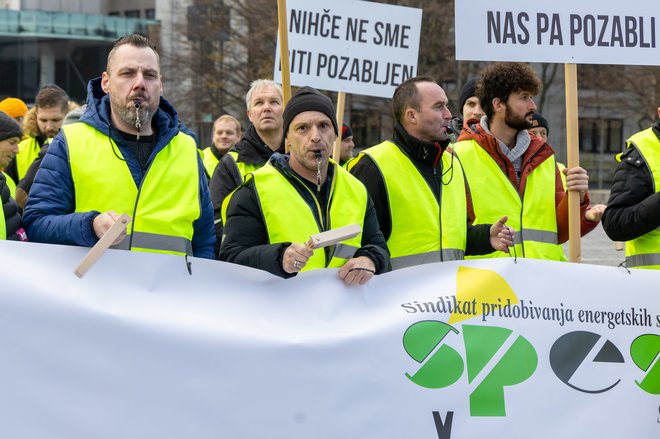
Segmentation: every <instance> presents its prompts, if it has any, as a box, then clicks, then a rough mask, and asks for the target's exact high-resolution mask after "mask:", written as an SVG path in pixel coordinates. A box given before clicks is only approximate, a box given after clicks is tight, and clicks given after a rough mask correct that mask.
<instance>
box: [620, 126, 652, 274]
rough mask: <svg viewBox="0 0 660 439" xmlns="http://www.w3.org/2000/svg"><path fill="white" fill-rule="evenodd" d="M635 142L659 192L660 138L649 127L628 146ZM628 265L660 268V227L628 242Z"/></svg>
mask: <svg viewBox="0 0 660 439" xmlns="http://www.w3.org/2000/svg"><path fill="white" fill-rule="evenodd" d="M633 144H634V145H635V147H636V148H637V150H638V151H639V153H640V154H641V155H642V157H644V161H645V162H646V166H647V168H648V170H649V173H650V174H651V179H652V181H653V188H652V189H653V191H654V192H656V193H657V192H658V191H659V190H660V139H658V136H656V135H655V132H654V131H653V129H652V128H649V129H646V130H644V131H641V132H639V133H637V134H635V135H633V136H632V137H631V138H630V139H628V142H627V145H628V147H630V146H631V145H633ZM626 266H627V267H631V268H653V269H660V229H655V230H651V231H650V232H649V233H646V234H644V235H642V236H640V237H638V238H635V239H633V240H631V241H628V242H626Z"/></svg>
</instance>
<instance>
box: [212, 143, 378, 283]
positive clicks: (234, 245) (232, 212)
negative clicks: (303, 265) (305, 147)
mask: <svg viewBox="0 0 660 439" xmlns="http://www.w3.org/2000/svg"><path fill="white" fill-rule="evenodd" d="M270 162H271V164H272V165H273V166H274V167H275V169H277V170H278V171H279V172H280V173H282V175H284V177H286V179H287V180H288V181H289V183H290V184H291V185H292V186H294V187H295V188H296V189H297V190H298V193H300V194H301V196H302V197H303V199H305V198H306V197H311V195H309V191H307V190H306V189H305V188H304V187H301V186H300V182H299V180H303V181H304V179H303V178H302V177H298V178H295V177H294V175H295V173H294V172H293V170H291V168H290V167H289V157H288V156H285V155H282V154H275V155H273V157H272V158H271V159H270ZM334 173H335V167H334V166H331V167H330V169H329V170H328V179H327V181H326V183H325V184H324V185H323V186H322V188H321V194H320V195H319V196H318V197H317V200H318V202H319V204H320V205H321V206H322V207H323V209H321V210H322V211H323V212H327V211H329V209H326V208H325V206H327V204H328V202H330V203H332V199H330V200H328V197H329V192H330V188H331V186H332V183H331V182H332V178H333V177H334ZM309 186H310V189H312V192H314V193H316V186H315V185H314V184H313V183H309ZM305 201H306V202H307V203H308V204H310V205H312V204H313V203H314V201H313V200H307V199H305ZM367 203H368V204H367V210H366V213H365V218H364V224H363V230H362V247H361V248H360V249H359V250H358V251H357V252H356V253H355V255H354V257H358V256H366V257H368V258H369V259H371V260H372V261H373V262H374V265H375V266H376V273H383V272H385V271H389V269H390V264H389V252H388V250H387V243H386V241H385V238H384V237H383V234H382V233H381V232H380V229H379V228H378V220H377V219H376V212H375V210H374V207H373V202H372V201H371V199H370V198H368V201H367ZM313 211H316V208H315V207H314V208H313ZM319 220H320V222H321V224H326V223H327V221H326V219H319ZM224 232H225V236H224V239H223V240H222V245H221V247H220V260H222V261H227V262H234V263H236V264H241V265H246V266H249V267H253V268H259V269H261V270H266V271H268V272H270V273H273V274H275V275H277V276H280V277H284V278H288V277H292V276H294V275H295V273H294V274H289V273H287V272H285V271H284V268H283V267H282V258H283V256H284V251H285V250H286V248H287V247H288V246H289V245H291V243H290V242H283V243H275V244H271V243H270V242H269V241H268V230H267V229H266V224H265V220H264V218H263V214H262V212H261V208H260V205H259V199H258V195H257V193H256V190H255V188H254V180H252V179H250V180H248V181H246V182H245V183H244V184H243V186H241V187H240V188H239V189H238V190H237V191H236V192H235V193H234V194H233V195H232V197H231V199H230V201H229V205H228V206H227V224H225V230H224ZM324 250H325V251H326V259H328V258H329V252H330V250H331V248H330V247H326V248H325V249H324ZM317 251H318V250H317Z"/></svg>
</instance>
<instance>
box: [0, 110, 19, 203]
mask: <svg viewBox="0 0 660 439" xmlns="http://www.w3.org/2000/svg"><path fill="white" fill-rule="evenodd" d="M22 137H23V129H22V128H21V126H20V125H19V124H18V122H16V120H15V119H14V118H12V117H11V116H10V115H8V114H7V113H5V112H3V111H0V170H3V169H4V168H5V167H6V166H7V165H9V163H11V161H12V160H14V157H16V154H18V143H19V142H20V141H21V138H22ZM1 173H2V174H3V175H4V179H5V184H6V185H7V187H8V188H9V192H10V195H11V196H12V197H15V196H16V184H15V183H14V180H13V179H12V178H11V177H10V176H9V175H8V174H7V173H6V172H5V171H4V170H3V171H2V172H1Z"/></svg>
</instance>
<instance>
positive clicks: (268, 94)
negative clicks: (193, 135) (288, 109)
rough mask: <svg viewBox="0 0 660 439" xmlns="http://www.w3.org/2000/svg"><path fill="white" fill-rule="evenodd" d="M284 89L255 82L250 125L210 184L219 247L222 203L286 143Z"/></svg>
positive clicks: (248, 103)
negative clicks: (246, 177) (284, 131)
mask: <svg viewBox="0 0 660 439" xmlns="http://www.w3.org/2000/svg"><path fill="white" fill-rule="evenodd" d="M282 102H283V99H282V87H281V86H280V85H279V84H278V83H276V82H274V81H272V80H270V79H257V80H255V81H252V84H250V89H249V90H248V92H247V94H246V95H245V105H246V106H247V116H248V119H250V125H249V126H248V128H247V129H246V130H245V134H243V137H242V138H241V140H240V141H239V142H238V143H237V144H236V146H235V147H234V148H232V149H231V150H230V151H229V152H228V153H227V154H225V156H224V157H223V158H222V159H221V160H220V163H218V166H217V167H216V169H215V172H214V173H213V175H212V176H211V182H210V183H209V186H210V189H211V201H212V202H213V211H214V219H215V231H216V239H217V241H218V244H220V241H221V239H222V218H221V208H222V202H223V201H224V199H225V197H226V196H227V195H229V193H230V192H231V191H233V190H234V189H236V188H237V187H238V186H240V185H241V183H243V179H244V177H245V175H246V174H248V173H249V172H252V171H256V170H257V169H259V168H261V167H262V166H263V165H265V164H266V162H268V159H269V158H270V156H271V155H273V153H274V152H275V151H279V152H284V147H283V144H282V138H283V134H282V111H283V110H284V105H283V104H282Z"/></svg>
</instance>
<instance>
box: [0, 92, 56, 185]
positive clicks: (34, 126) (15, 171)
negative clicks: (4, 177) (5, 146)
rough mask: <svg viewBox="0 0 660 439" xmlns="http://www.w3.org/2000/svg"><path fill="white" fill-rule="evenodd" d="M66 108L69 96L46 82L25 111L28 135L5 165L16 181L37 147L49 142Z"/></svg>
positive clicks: (24, 126) (34, 158) (39, 149)
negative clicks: (11, 160)
mask: <svg viewBox="0 0 660 439" xmlns="http://www.w3.org/2000/svg"><path fill="white" fill-rule="evenodd" d="M68 112H69V97H68V96H67V94H66V93H65V92H64V90H62V89H61V88H60V87H58V86H57V85H54V84H52V85H46V86H44V87H43V88H42V89H41V90H39V93H37V97H36V99H35V105H34V107H33V108H32V109H31V110H30V111H29V112H28V113H27V115H26V117H25V121H24V123H23V128H24V132H25V134H27V136H28V138H27V139H25V140H23V141H22V142H21V143H20V144H19V145H18V154H17V155H16V158H15V159H14V161H13V162H12V163H11V164H10V165H9V167H8V169H7V173H8V174H9V175H10V176H11V177H12V179H13V180H14V182H16V183H18V182H20V181H21V179H22V178H23V177H24V176H25V173H26V172H27V170H28V168H29V167H30V165H31V164H32V162H33V161H35V160H36V158H37V157H38V156H39V151H41V147H42V146H43V145H44V144H45V143H48V142H50V141H51V140H52V139H53V137H55V135H56V134H57V133H58V132H59V131H60V127H61V126H62V121H63V120H64V116H66V114H67V113H68Z"/></svg>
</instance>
